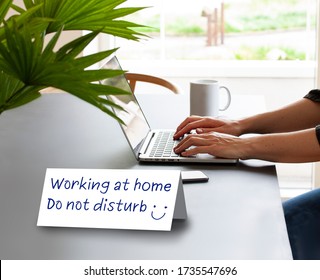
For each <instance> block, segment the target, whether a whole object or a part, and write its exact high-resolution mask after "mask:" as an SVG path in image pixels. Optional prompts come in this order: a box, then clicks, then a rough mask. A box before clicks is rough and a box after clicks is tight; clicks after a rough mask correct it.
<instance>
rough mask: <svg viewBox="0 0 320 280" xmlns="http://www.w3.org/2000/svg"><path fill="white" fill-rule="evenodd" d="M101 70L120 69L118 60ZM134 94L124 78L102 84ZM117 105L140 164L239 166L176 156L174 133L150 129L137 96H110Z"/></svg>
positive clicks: (201, 157) (214, 159) (209, 158)
mask: <svg viewBox="0 0 320 280" xmlns="http://www.w3.org/2000/svg"><path fill="white" fill-rule="evenodd" d="M102 68H106V69H121V66H120V64H119V61H118V59H117V58H116V57H115V56H114V57H113V58H111V59H110V60H109V61H108V62H107V63H105V64H104V65H103V67H102ZM101 83H102V84H108V85H112V86H115V87H117V88H121V89H123V90H126V91H128V92H132V91H131V89H130V86H129V83H128V81H127V80H126V78H125V76H124V75H121V76H117V77H114V78H108V79H106V80H104V81H101ZM108 98H109V99H111V100H112V101H113V102H114V103H116V104H118V105H120V106H121V107H122V108H123V109H124V110H118V109H115V108H114V113H115V114H116V115H117V116H118V117H119V118H120V119H121V120H122V121H123V122H124V125H123V124H120V126H121V128H122V131H123V133H124V135H125V136H126V138H127V141H128V143H129V145H130V147H131V149H132V151H133V153H134V155H135V157H136V159H137V160H138V161H146V162H207V163H236V162H237V159H225V158H217V157H214V156H211V155H208V154H199V155H196V156H192V157H182V156H180V155H177V154H175V153H174V152H173V148H174V146H175V145H176V144H177V141H174V140H173V134H174V130H169V129H151V128H150V126H149V124H148V121H147V119H146V117H145V115H144V113H143V111H142V109H141V107H140V105H139V103H138V101H137V99H136V97H135V96H134V94H133V93H132V94H131V95H109V96H108Z"/></svg>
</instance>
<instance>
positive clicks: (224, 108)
mask: <svg viewBox="0 0 320 280" xmlns="http://www.w3.org/2000/svg"><path fill="white" fill-rule="evenodd" d="M222 88H223V89H225V90H226V93H227V95H228V101H227V104H226V105H225V106H224V107H223V108H222V109H219V110H220V111H225V110H227V109H228V108H229V106H230V104H231V93H230V90H229V89H228V88H227V87H225V86H221V87H220V89H222Z"/></svg>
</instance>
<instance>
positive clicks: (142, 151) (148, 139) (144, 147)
mask: <svg viewBox="0 0 320 280" xmlns="http://www.w3.org/2000/svg"><path fill="white" fill-rule="evenodd" d="M154 135H155V133H154V132H152V133H149V134H148V136H147V137H146V139H145V141H144V143H143V145H142V147H141V149H140V154H145V153H146V152H147V150H148V148H149V146H150V144H151V141H152V139H153V137H154Z"/></svg>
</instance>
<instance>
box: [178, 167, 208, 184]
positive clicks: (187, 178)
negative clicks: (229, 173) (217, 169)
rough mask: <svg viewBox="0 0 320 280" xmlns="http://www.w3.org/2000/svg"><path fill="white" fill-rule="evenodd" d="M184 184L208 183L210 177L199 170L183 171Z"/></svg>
mask: <svg viewBox="0 0 320 280" xmlns="http://www.w3.org/2000/svg"><path fill="white" fill-rule="evenodd" d="M181 177H182V183H200V182H208V181H209V177H208V176H207V175H206V174H204V173H203V172H202V171H199V170H192V171H181Z"/></svg>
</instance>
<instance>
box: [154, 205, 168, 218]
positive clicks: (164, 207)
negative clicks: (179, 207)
mask: <svg viewBox="0 0 320 280" xmlns="http://www.w3.org/2000/svg"><path fill="white" fill-rule="evenodd" d="M153 208H154V209H156V208H157V206H156V205H153ZM167 208H168V207H167V206H165V207H164V209H167ZM154 212H155V211H154V210H152V211H151V217H152V219H154V220H156V221H159V220H161V219H162V218H163V217H164V216H165V215H166V212H164V213H163V214H162V216H159V215H156V216H155V214H154ZM157 217H158V218H157Z"/></svg>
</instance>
